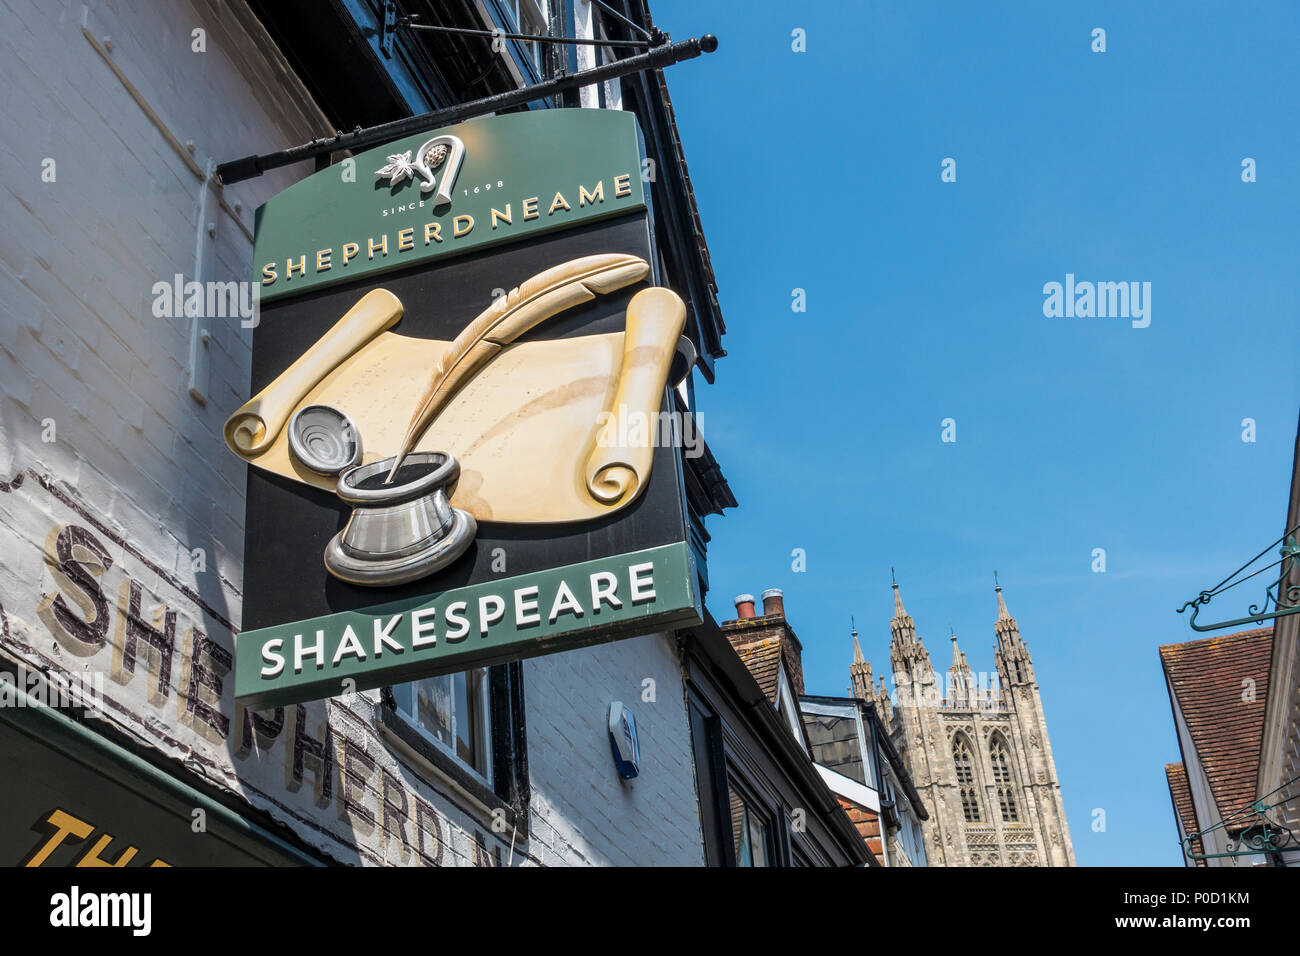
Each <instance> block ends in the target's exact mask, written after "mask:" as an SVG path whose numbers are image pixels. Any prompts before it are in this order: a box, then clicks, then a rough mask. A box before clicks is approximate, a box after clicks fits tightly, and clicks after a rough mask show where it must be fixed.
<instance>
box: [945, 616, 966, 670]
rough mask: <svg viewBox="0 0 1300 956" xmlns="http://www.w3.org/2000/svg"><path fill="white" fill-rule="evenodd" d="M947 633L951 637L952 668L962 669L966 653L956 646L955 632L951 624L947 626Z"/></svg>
mask: <svg viewBox="0 0 1300 956" xmlns="http://www.w3.org/2000/svg"><path fill="white" fill-rule="evenodd" d="M948 633H949V634H951V635H952V666H953V667H957V668H962V669H964V668H965V667H966V653H965V652H964V651H963V650H962V649H961V648H960V647H958V646H957V632H956V631H954V630H953V629H952V624H951V623H949V624H948Z"/></svg>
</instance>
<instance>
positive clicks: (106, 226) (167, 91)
mask: <svg viewBox="0 0 1300 956" xmlns="http://www.w3.org/2000/svg"><path fill="white" fill-rule="evenodd" d="M239 6H240V5H239V4H237V3H236V4H231V5H227V4H225V3H219V2H217V0H211V2H209V0H195V2H194V3H193V5H187V4H185V3H181V2H165V0H132V2H104V0H98V2H92V3H91V4H89V7H90V12H89V20H88V21H87V23H88V30H89V33H90V35H91V36H92V37H94V38H95V39H96V40H97V41H98V42H99V43H100V44H101V45H102V46H104V47H105V48H108V47H109V46H110V44H111V52H110V54H109V55H110V57H111V59H112V60H113V62H114V63H115V64H116V65H117V67H118V69H119V70H121V72H122V73H123V75H124V76H125V77H126V78H127V79H128V80H129V81H130V82H131V83H132V84H133V85H134V86H135V87H136V89H137V91H138V93H139V95H140V97H141V98H142V99H143V100H144V101H145V102H146V103H147V104H148V106H149V107H151V108H152V109H153V110H154V111H155V112H156V113H157V114H159V116H160V118H161V121H162V122H163V124H164V125H165V127H166V128H167V129H169V130H170V131H171V132H172V133H173V135H174V136H175V137H176V138H177V139H178V140H179V141H180V142H181V143H182V144H184V143H186V141H192V143H193V151H192V157H193V159H194V161H195V162H196V163H197V164H198V166H199V168H200V169H206V168H207V165H208V162H209V160H217V161H221V160H226V159H232V158H236V157H240V156H243V155H246V154H249V153H254V152H259V151H266V150H268V149H272V148H276V147H279V146H283V145H288V144H292V143H297V142H302V141H305V140H307V139H310V138H312V137H313V136H315V135H319V134H320V133H322V132H324V131H327V130H328V126H327V124H326V123H325V121H324V118H323V117H321V116H320V115H319V113H318V111H317V110H316V108H315V107H314V105H313V104H312V103H311V102H310V101H309V99H308V98H307V96H306V94H305V93H304V92H303V91H302V90H301V88H300V87H299V85H298V84H297V82H296V80H295V79H294V78H293V77H292V75H291V74H288V73H287V72H286V70H285V68H284V65H283V63H282V61H280V60H279V58H278V54H277V53H276V52H275V51H274V49H273V48H271V47H270V45H269V43H267V41H266V40H265V37H264V36H259V31H260V28H259V27H258V26H257V25H256V23H255V21H252V20H251V18H250V17H249V16H248V14H247V11H246V9H245V10H244V11H243V12H242V13H240V12H239V9H238V8H239ZM82 22H83V4H82V3H80V2H76V0H62V2H60V0H39V2H34V0H0V56H3V58H4V61H5V63H6V71H5V73H6V82H7V86H8V88H7V90H6V94H5V96H4V98H3V100H0V122H2V123H3V127H4V129H5V131H6V133H5V136H4V138H3V140H2V141H0V186H2V187H3V188H0V645H3V648H4V651H5V653H6V654H7V655H8V656H11V657H18V658H20V659H22V660H23V661H25V662H27V663H29V664H31V665H34V666H35V667H38V668H40V669H44V670H53V671H61V672H64V673H69V674H77V675H85V676H88V677H95V676H98V677H101V678H102V679H103V682H104V686H105V696H106V698H107V706H106V708H105V713H104V715H103V719H106V720H110V721H112V722H114V723H115V724H116V725H117V726H118V727H120V728H122V729H124V730H126V731H127V732H128V733H130V734H131V735H133V736H134V737H135V738H136V739H137V740H138V741H140V742H141V743H142V744H144V745H147V746H150V747H154V748H156V749H158V750H160V751H162V752H163V753H165V754H167V755H168V756H170V757H173V758H175V759H177V760H184V761H185V763H186V766H187V767H188V768H189V769H190V770H191V771H192V772H194V773H196V774H200V775H202V776H203V777H204V778H206V779H207V780H208V781H210V782H212V783H214V784H216V785H218V786H221V787H225V788H228V789H230V790H232V791H235V792H237V793H240V794H242V795H243V796H244V797H245V798H246V799H247V800H248V801H249V802H250V803H251V804H252V805H253V806H254V807H257V808H258V809H260V810H263V811H266V812H268V813H269V814H271V815H272V816H273V817H274V818H275V819H277V820H279V821H280V822H282V823H286V824H288V825H290V826H291V827H292V828H293V829H295V830H296V831H297V832H298V833H299V835H300V836H302V837H303V839H305V840H307V841H308V842H309V843H311V844H313V845H315V846H317V847H320V848H321V849H323V850H325V851H327V852H329V853H330V854H332V855H333V856H335V857H336V858H337V859H339V860H342V861H348V862H362V863H377V862H382V861H388V862H395V863H414V862H419V861H420V859H421V855H420V854H421V849H422V852H423V854H424V856H423V859H424V862H431V861H436V862H438V863H441V864H443V865H447V864H472V863H476V862H477V863H485V862H491V861H493V860H494V858H495V857H496V855H497V854H500V855H501V857H502V858H503V859H504V858H508V857H509V856H510V853H511V848H510V834H504V835H497V834H494V833H493V832H492V830H491V826H490V823H491V820H490V817H488V816H487V815H486V814H485V813H484V812H483V810H482V808H480V807H477V806H475V805H474V804H473V802H472V801H469V800H467V799H466V798H465V797H463V796H462V795H457V794H456V793H454V792H453V791H452V790H451V789H450V788H449V787H447V786H446V785H445V784H441V783H436V782H435V781H434V774H432V773H430V772H429V771H428V769H427V768H425V769H417V768H414V767H412V766H410V765H408V764H407V763H405V762H404V760H403V759H399V757H398V755H397V754H396V753H395V751H394V750H393V747H392V745H391V743H390V742H389V741H388V740H387V738H386V737H384V736H383V734H382V733H381V732H380V731H379V730H378V729H377V727H376V725H375V722H374V719H373V713H372V706H373V705H372V701H373V695H372V696H366V695H362V696H359V697H355V698H353V699H351V700H342V699H335V700H332V701H328V702H326V701H321V702H315V703H313V704H310V705H308V706H306V707H305V708H302V709H301V711H300V710H298V709H297V708H288V709H287V711H285V712H280V713H276V712H268V713H266V714H264V715H261V716H260V717H259V719H260V720H261V721H262V723H261V725H260V727H258V726H255V724H254V722H253V720H252V719H251V716H250V715H248V714H246V713H245V712H244V711H243V709H242V708H237V707H236V706H235V704H234V701H233V699H232V679H231V678H230V677H229V676H228V673H227V671H226V668H227V666H228V662H229V657H230V654H231V652H232V651H233V647H234V630H235V628H237V626H238V622H239V614H240V587H241V581H242V569H241V554H242V547H243V514H244V482H245V477H244V469H245V466H244V465H243V464H242V463H241V462H240V461H239V460H238V459H236V458H235V456H234V455H232V454H231V453H229V452H228V451H227V450H226V448H225V446H224V444H223V442H222V439H221V424H222V422H223V421H224V420H225V418H226V417H227V416H228V415H229V414H230V412H231V411H233V410H234V409H235V408H236V407H237V406H238V405H239V404H240V402H241V401H242V400H243V399H244V398H245V397H246V392H247V388H248V381H249V362H250V346H251V331H250V330H249V329H244V328H240V325H239V323H238V321H237V320H217V321H214V322H212V323H210V324H211V326H212V332H213V342H212V345H211V347H210V349H209V352H210V362H211V365H210V370H211V384H210V388H209V396H210V397H209V400H208V403H207V405H206V406H204V405H200V404H199V403H197V402H195V401H194V400H193V399H192V398H190V397H189V395H188V394H187V376H186V364H187V360H188V352H189V320H188V319H185V318H155V317H154V316H153V314H152V311H151V305H152V302H153V298H154V293H153V286H154V284H155V283H156V282H158V281H160V280H161V281H170V280H171V278H172V276H173V275H175V274H176V273H180V274H182V275H183V276H185V277H186V278H190V277H192V276H193V273H194V270H195V237H196V226H197V210H198V200H199V196H200V191H201V189H203V188H205V187H203V186H202V184H201V182H200V179H199V178H198V177H197V176H196V175H195V174H194V172H193V171H192V170H191V169H190V168H189V166H188V165H187V163H186V162H185V161H184V160H183V159H182V157H181V156H179V155H178V154H177V153H176V151H175V150H174V149H173V148H172V147H171V146H170V145H169V144H168V142H167V140H166V138H165V137H164V135H163V134H162V133H161V132H160V131H159V130H158V129H157V128H156V126H155V125H154V124H153V123H152V122H151V121H150V119H149V118H148V116H147V114H146V112H145V111H144V109H142V108H141V106H140V105H138V104H137V103H136V102H135V100H133V98H132V97H131V95H130V94H129V93H128V91H127V89H126V88H125V87H124V85H123V83H122V82H121V81H120V80H119V78H118V77H117V76H115V74H114V72H113V70H112V69H111V68H110V66H109V64H108V63H106V62H105V61H104V59H103V58H102V57H101V55H100V54H99V53H98V52H97V51H96V49H95V47H94V46H93V45H92V43H91V42H90V40H89V39H87V37H86V36H85V35H83V32H82ZM196 28H202V29H204V30H206V52H202V53H198V52H194V51H193V50H192V49H191V44H192V42H193V40H192V34H191V31H192V30H194V29H196ZM46 159H52V160H54V162H55V164H56V167H55V173H56V178H55V181H53V182H45V181H43V180H42V175H41V174H42V170H43V162H44V161H45V160H46ZM308 172H310V170H309V169H306V168H294V169H292V170H289V171H280V172H278V173H275V174H271V175H268V176H264V177H262V178H260V179H256V180H253V181H250V182H247V183H241V184H238V185H236V186H234V187H232V188H229V189H227V190H226V191H225V198H226V201H227V203H228V204H229V205H230V206H231V207H232V212H233V211H234V210H233V207H234V206H235V204H236V203H238V204H239V209H238V211H237V212H236V213H235V215H237V216H238V218H239V219H240V220H241V221H242V223H243V225H244V227H246V228H249V229H251V226H252V222H253V216H252V213H253V209H254V208H255V207H256V206H257V205H258V204H260V203H261V202H263V201H265V200H266V199H267V198H268V197H269V196H271V195H272V194H274V193H275V192H278V191H279V190H280V189H283V188H284V187H286V186H287V185H289V184H290V183H291V182H293V181H295V180H296V179H297V178H298V177H300V176H302V175H305V174H307V173H308ZM209 208H210V210H211V214H210V215H209V216H208V217H207V218H208V219H209V220H211V221H214V222H216V223H217V232H216V238H215V246H214V257H213V258H214V272H213V273H212V274H210V275H207V276H205V278H209V279H215V280H226V279H239V280H243V279H245V278H248V277H249V276H250V275H251V265H250V261H249V258H250V252H251V243H250V242H249V239H248V237H247V235H246V234H245V231H244V229H243V228H241V227H240V225H239V224H238V223H237V222H235V221H234V219H232V217H231V214H230V213H224V212H219V211H218V210H217V207H216V204H215V203H209ZM51 424H52V426H53V433H52V435H51V432H50V425H51ZM51 437H52V438H53V440H50V441H47V440H45V439H46V438H51ZM69 529H79V530H75V531H74V530H69ZM60 539H62V541H60ZM61 546H62V547H63V548H64V552H65V555H67V554H68V553H69V548H70V549H71V550H70V556H71V561H69V560H65V556H61V554H60V547H61ZM195 549H202V556H203V567H202V568H200V567H198V562H196V561H195V559H194V553H195ZM82 568H87V569H89V571H88V573H86V574H85V575H84V576H83V577H82V578H81V579H80V581H78V580H76V579H75V578H76V575H77V574H78V573H80V569H82ZM70 574H71V575H72V577H70V576H69V575H70ZM133 596H134V602H135V604H136V608H137V610H136V613H135V614H134V615H133V614H132V602H133ZM97 602H98V605H99V606H98V607H97V606H96V605H97ZM169 612H170V613H172V614H173V615H174V617H173V618H171V619H170V637H167V635H168V634H169V618H168V616H167V615H168V613H169ZM69 621H71V622H72V623H71V624H69ZM150 628H153V630H152V631H151V630H149V629H150ZM151 639H152V640H153V641H154V642H155V643H157V644H159V645H161V646H160V647H157V648H155V647H151V644H150V640H151ZM169 641H170V647H167V646H166V645H167V644H168V642H169ZM133 655H134V659H133ZM164 675H165V677H166V679H165V680H164V679H163V678H164ZM646 677H649V678H653V679H654V680H655V681H656V693H657V703H648V702H643V701H642V700H641V686H642V685H641V681H642V679H643V678H646ZM616 697H617V698H621V699H623V700H624V701H625V702H627V703H628V704H629V706H632V707H633V709H634V710H635V712H636V715H637V720H638V723H639V725H640V727H641V735H642V741H643V744H642V746H643V749H642V759H643V766H644V768H645V769H644V773H643V777H642V778H641V779H640V780H638V781H636V782H635V783H632V784H624V783H621V782H620V781H619V780H618V778H617V776H616V774H615V773H614V769H613V766H612V762H611V759H610V756H609V745H608V742H607V738H606V737H605V729H604V715H605V712H606V709H607V707H608V702H609V700H610V699H613V698H616ZM526 698H527V701H528V708H527V719H528V725H529V736H530V741H529V749H530V762H531V769H532V787H533V793H534V795H535V799H534V813H533V814H532V819H533V821H534V824H533V825H534V833H533V834H532V836H531V838H530V839H528V840H526V841H518V840H517V841H516V843H515V847H514V860H515V862H529V861H531V862H544V863H546V864H556V863H586V862H590V863H699V862H702V857H701V850H700V843H701V840H700V832H699V821H698V813H697V806H696V802H695V790H694V777H693V771H692V768H691V763H690V752H689V737H688V729H687V723H686V716H685V709H684V704H683V700H682V680H681V674H680V667H679V665H678V662H677V659H676V656H675V651H674V648H673V645H672V643H671V641H670V640H669V639H667V638H663V637H647V638H641V639H637V640H633V641H627V642H622V643H619V644H616V645H611V646H607V647H604V648H597V649H591V650H585V651H578V652H573V653H570V654H564V655H557V656H554V657H551V658H547V659H545V660H541V661H536V662H530V663H529V664H528V665H526ZM300 715H301V716H300ZM327 726H328V729H329V734H330V736H329V741H328V746H326V727H327ZM313 753H318V754H321V755H323V760H322V759H321V758H320V757H317V756H313ZM295 754H297V758H296V757H295ZM385 804H387V805H388V808H389V813H388V815H387V817H385V814H384V806H385ZM417 818H418V819H417ZM385 819H387V822H388V825H387V828H386V827H385V825H384V821H385ZM417 824H418V826H417ZM196 838H199V837H196ZM146 849H147V848H146Z"/></svg>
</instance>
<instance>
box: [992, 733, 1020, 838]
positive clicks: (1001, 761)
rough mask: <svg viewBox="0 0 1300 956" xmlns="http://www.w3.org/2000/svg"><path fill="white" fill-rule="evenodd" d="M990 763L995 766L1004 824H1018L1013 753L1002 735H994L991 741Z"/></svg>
mask: <svg viewBox="0 0 1300 956" xmlns="http://www.w3.org/2000/svg"><path fill="white" fill-rule="evenodd" d="M989 763H990V764H992V766H993V785H994V786H995V787H996V788H997V791H998V806H999V807H1000V808H1001V810H1002V822H1004V823H1018V822H1019V821H1020V811H1019V809H1018V808H1017V807H1016V784H1015V776H1014V775H1013V774H1012V771H1011V752H1010V751H1009V750H1008V749H1007V742H1006V741H1005V740H1004V739H1003V738H1002V735H1001V734H994V735H993V737H992V739H991V740H989Z"/></svg>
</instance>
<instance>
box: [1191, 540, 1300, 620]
mask: <svg viewBox="0 0 1300 956" xmlns="http://www.w3.org/2000/svg"><path fill="white" fill-rule="evenodd" d="M1297 532H1300V525H1296V526H1295V527H1294V528H1292V529H1291V530H1290V531H1288V532H1287V533H1286V534H1284V535H1283V536H1282V537H1280V538H1278V539H1277V540H1276V541H1274V542H1273V543H1272V544H1270V545H1269V546H1268V547H1267V548H1265V549H1264V550H1263V551H1261V552H1260V553H1259V554H1257V555H1255V557H1253V558H1251V559H1250V560H1249V561H1247V562H1246V563H1245V564H1243V565H1242V566H1241V567H1240V568H1238V569H1237V570H1236V571H1233V572H1232V574H1230V575H1228V576H1227V577H1226V578H1224V579H1223V580H1222V581H1220V582H1219V583H1218V584H1216V585H1215V586H1214V587H1212V588H1210V589H1209V590H1206V591H1202V592H1201V593H1200V594H1199V595H1197V596H1196V597H1195V598H1193V599H1192V600H1190V601H1188V602H1187V603H1186V604H1184V605H1183V606H1182V607H1180V608H1179V609H1178V613H1179V614H1182V613H1183V612H1184V611H1186V610H1187V609H1188V608H1191V609H1192V616H1191V620H1190V621H1188V623H1189V624H1191V625H1192V630H1194V631H1217V630H1219V629H1220V628H1225V627H1235V626H1237V625H1239V624H1263V623H1264V622H1265V621H1269V620H1273V619H1276V618H1279V617H1286V616H1287V615H1289V614H1297V613H1300V545H1298V544H1297V543H1296V534H1297ZM1279 545H1281V547H1280V548H1279V550H1278V554H1279V555H1280V557H1279V558H1278V559H1277V560H1276V561H1274V562H1272V563H1271V564H1266V565H1264V566H1263V567H1261V568H1257V569H1256V570H1254V571H1251V570H1250V568H1251V567H1252V566H1253V565H1254V564H1255V563H1256V562H1258V561H1259V560H1260V559H1261V558H1263V557H1264V556H1265V555H1267V554H1268V553H1269V552H1270V551H1271V550H1273V549H1274V548H1277V547H1278V546H1279ZM1273 568H1277V569H1278V575H1277V580H1276V581H1274V582H1273V583H1272V584H1270V585H1269V586H1268V587H1267V588H1265V589H1264V600H1263V601H1262V602H1261V603H1260V604H1252V605H1250V607H1249V609H1248V610H1249V612H1250V613H1249V614H1248V615H1247V616H1246V617H1238V618H1234V619H1233V620H1231V621H1221V622H1219V623H1217V624H1197V623H1196V616H1197V615H1198V614H1199V613H1200V611H1201V608H1202V607H1203V606H1204V605H1206V604H1209V603H1210V601H1211V600H1213V599H1214V598H1216V597H1218V596H1219V595H1220V594H1222V593H1223V592H1225V591H1228V590H1231V589H1232V588H1235V587H1236V586H1237V585H1239V584H1245V583H1246V582H1247V581H1249V580H1250V579H1251V578H1254V577H1257V576H1258V575H1261V574H1265V573H1266V572H1268V571H1271V570H1272V569H1273ZM1247 572H1249V573H1247Z"/></svg>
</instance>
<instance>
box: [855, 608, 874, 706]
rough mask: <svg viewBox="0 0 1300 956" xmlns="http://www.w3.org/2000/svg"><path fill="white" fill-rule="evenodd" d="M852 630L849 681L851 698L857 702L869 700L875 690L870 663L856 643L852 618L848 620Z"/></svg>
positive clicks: (856, 633) (859, 645)
mask: <svg viewBox="0 0 1300 956" xmlns="http://www.w3.org/2000/svg"><path fill="white" fill-rule="evenodd" d="M849 622H850V624H851V626H852V628H853V631H852V633H853V663H852V664H850V665H849V681H850V683H851V684H852V691H853V696H854V697H856V698H858V699H859V700H871V698H872V693H873V691H874V690H875V677H874V675H873V674H872V673H871V664H870V662H869V661H868V660H867V659H866V658H865V657H864V656H863V655H862V645H861V644H859V643H858V628H857V624H856V622H854V621H853V618H851V617H850V618H849Z"/></svg>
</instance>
